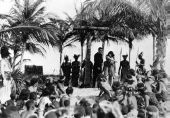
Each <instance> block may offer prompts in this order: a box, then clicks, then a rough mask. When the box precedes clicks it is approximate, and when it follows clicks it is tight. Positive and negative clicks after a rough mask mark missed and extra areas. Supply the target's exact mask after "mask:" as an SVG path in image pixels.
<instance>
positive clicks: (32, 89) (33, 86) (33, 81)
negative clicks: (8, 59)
mask: <svg viewBox="0 0 170 118" xmlns="http://www.w3.org/2000/svg"><path fill="white" fill-rule="evenodd" d="M37 86H38V79H37V78H35V77H33V78H32V79H31V82H30V86H29V87H28V90H29V91H30V92H37Z"/></svg>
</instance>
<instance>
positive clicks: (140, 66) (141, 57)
mask: <svg viewBox="0 0 170 118" xmlns="http://www.w3.org/2000/svg"><path fill="white" fill-rule="evenodd" d="M138 59H139V60H140V62H139V63H138V62H137V61H136V65H137V66H138V68H139V70H138V71H140V72H141V73H142V74H143V73H144V71H145V68H144V66H145V59H144V58H143V52H141V53H140V54H139V55H138ZM140 72H137V73H140Z"/></svg>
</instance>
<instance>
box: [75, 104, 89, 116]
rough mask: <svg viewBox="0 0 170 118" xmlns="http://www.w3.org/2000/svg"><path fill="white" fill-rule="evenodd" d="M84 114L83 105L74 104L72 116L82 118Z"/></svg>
mask: <svg viewBox="0 0 170 118" xmlns="http://www.w3.org/2000/svg"><path fill="white" fill-rule="evenodd" d="M85 115H86V113H85V109H84V107H83V106H79V105H78V106H75V108H74V117H75V118H82V117H84V116H85Z"/></svg>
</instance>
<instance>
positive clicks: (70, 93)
mask: <svg viewBox="0 0 170 118" xmlns="http://www.w3.org/2000/svg"><path fill="white" fill-rule="evenodd" d="M66 94H67V95H72V94H73V87H68V88H67V89H66Z"/></svg>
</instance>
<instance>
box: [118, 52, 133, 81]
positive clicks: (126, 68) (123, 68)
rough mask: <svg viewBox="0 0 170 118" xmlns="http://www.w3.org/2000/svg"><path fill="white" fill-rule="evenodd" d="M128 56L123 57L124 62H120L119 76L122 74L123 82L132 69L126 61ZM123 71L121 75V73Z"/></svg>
mask: <svg viewBox="0 0 170 118" xmlns="http://www.w3.org/2000/svg"><path fill="white" fill-rule="evenodd" d="M127 57H128V55H123V61H121V62H120V66H119V71H118V74H119V75H120V74H121V81H122V82H124V81H125V80H126V78H127V74H128V72H129V69H130V65H129V62H128V61H127V60H126V59H127ZM120 71H121V73H120Z"/></svg>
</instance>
